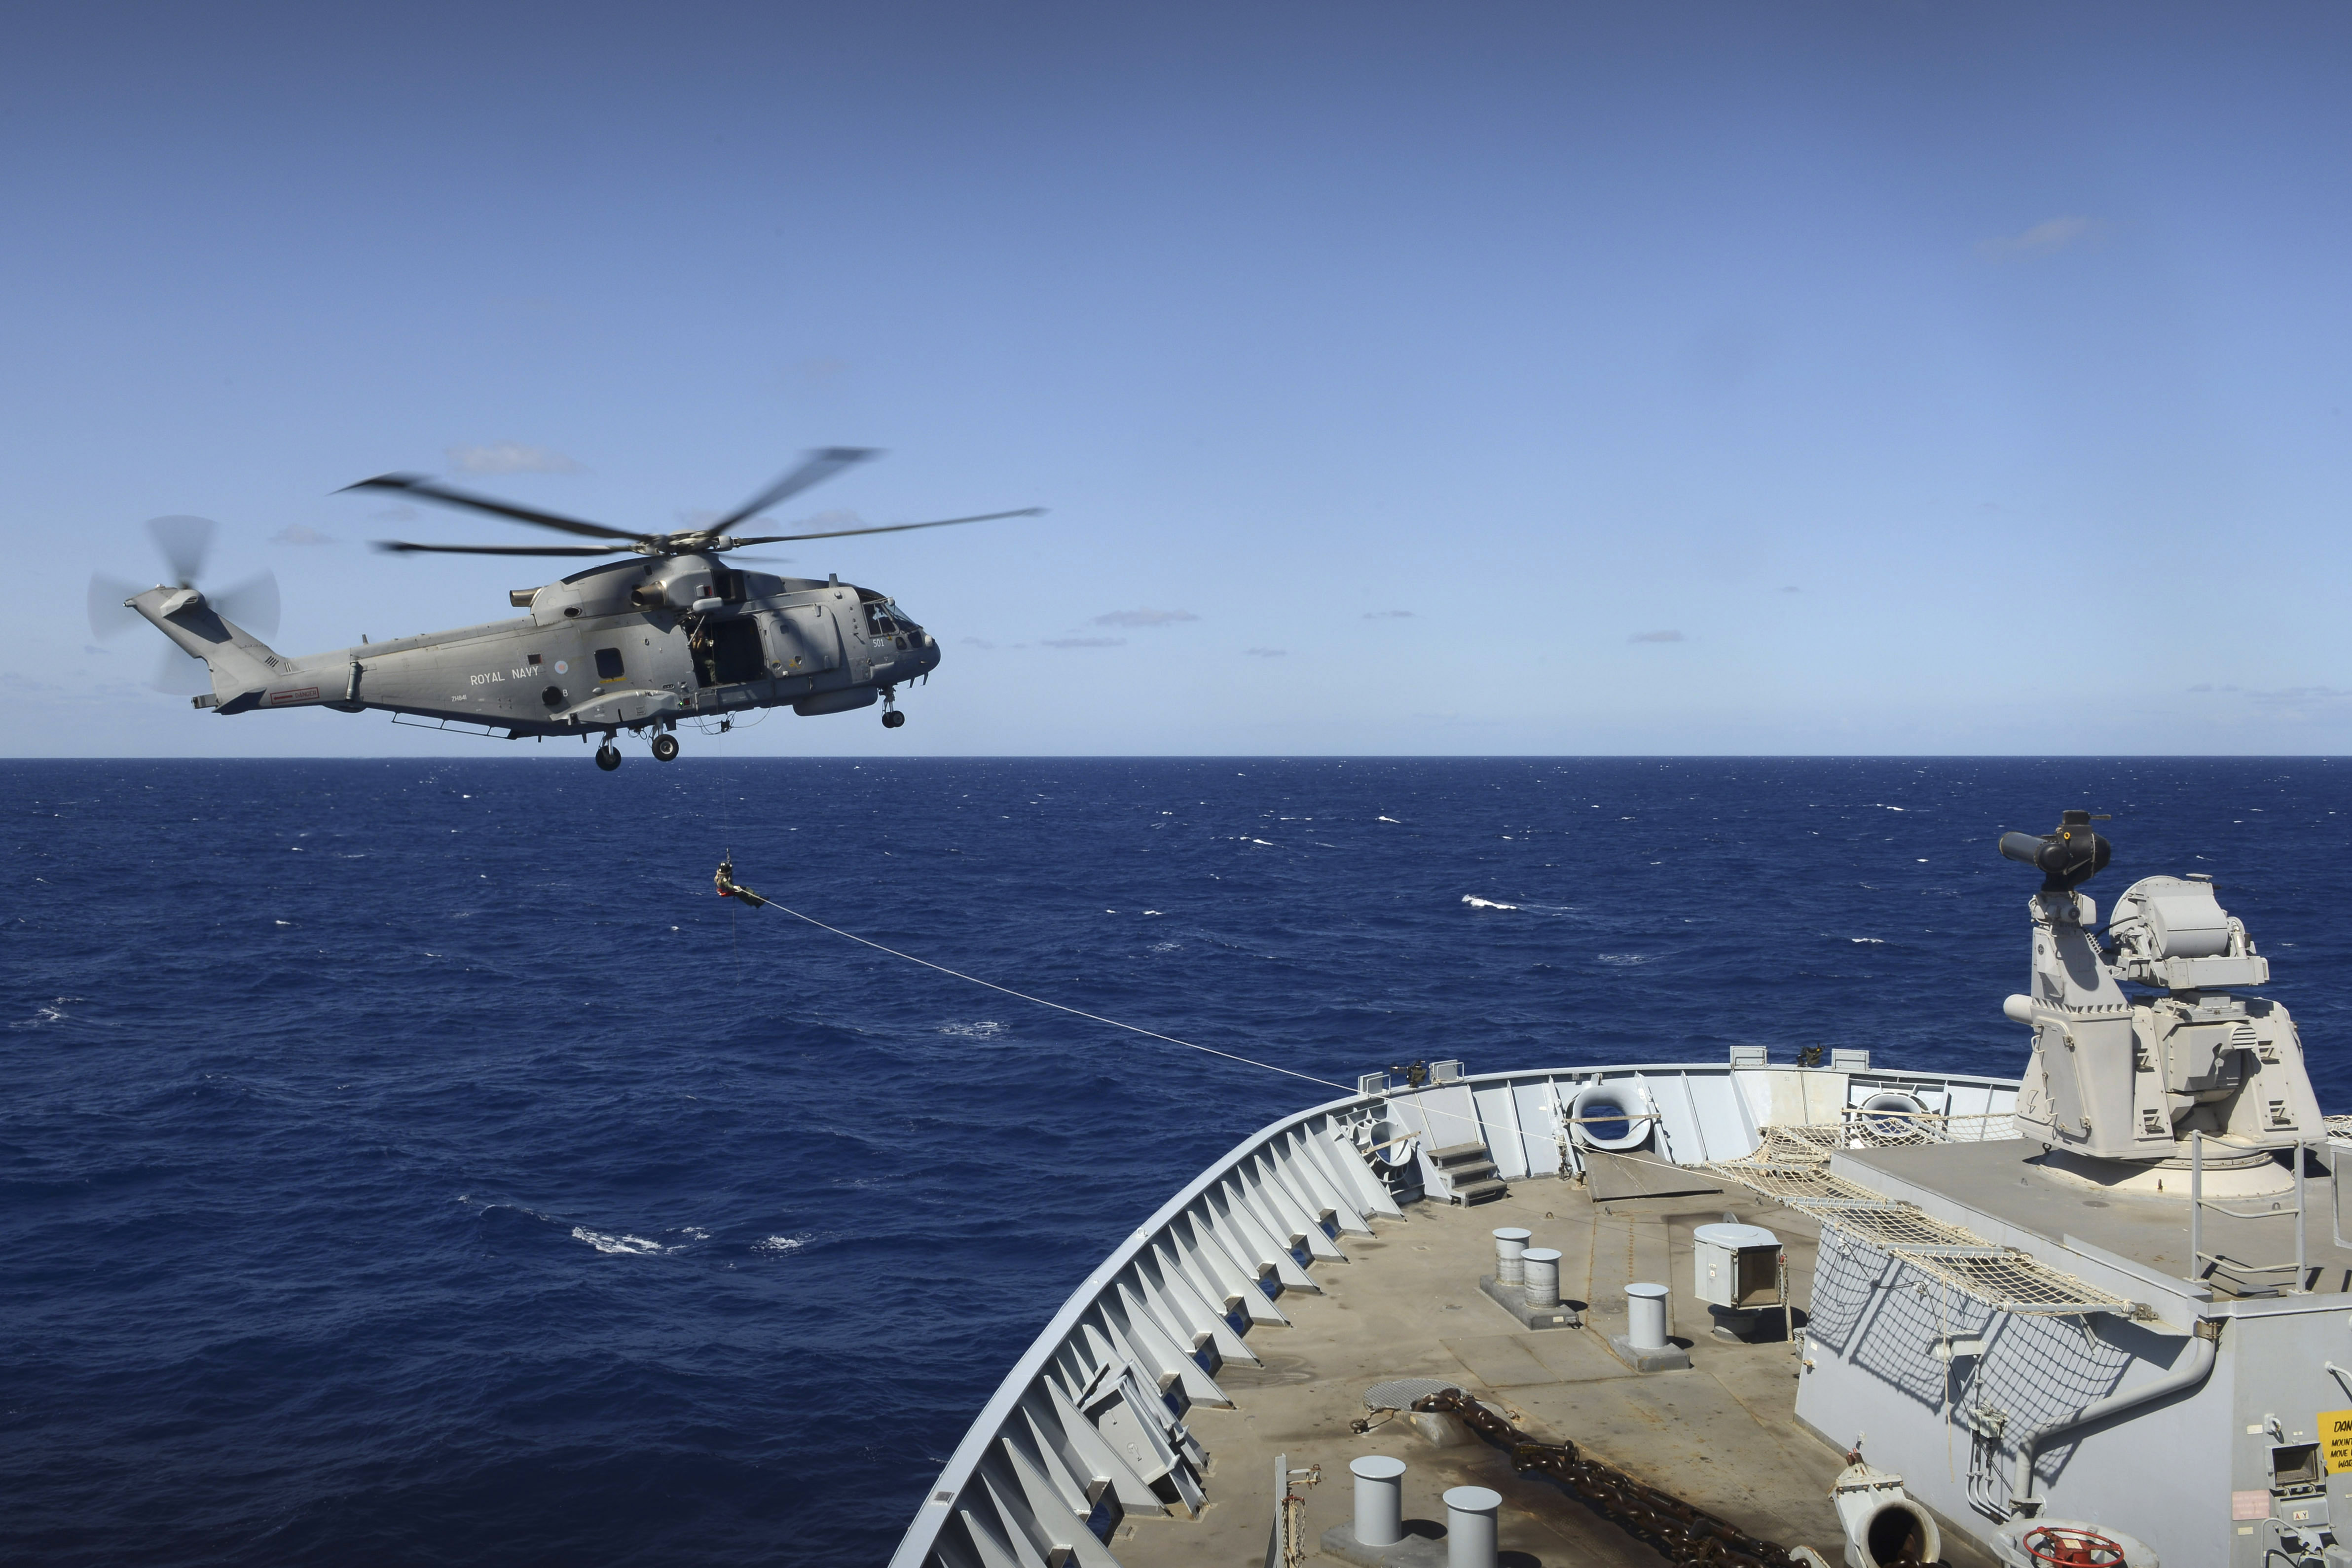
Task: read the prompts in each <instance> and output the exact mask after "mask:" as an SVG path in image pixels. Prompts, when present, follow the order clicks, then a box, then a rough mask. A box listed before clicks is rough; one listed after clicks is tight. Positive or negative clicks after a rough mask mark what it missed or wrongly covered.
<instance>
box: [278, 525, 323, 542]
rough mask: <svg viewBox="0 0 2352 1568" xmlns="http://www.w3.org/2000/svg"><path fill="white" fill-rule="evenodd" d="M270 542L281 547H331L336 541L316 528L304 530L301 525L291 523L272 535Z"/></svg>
mask: <svg viewBox="0 0 2352 1568" xmlns="http://www.w3.org/2000/svg"><path fill="white" fill-rule="evenodd" d="M269 542H270V543H272V544H279V545H331V544H333V543H334V542H335V541H334V540H333V539H332V538H329V537H328V536H327V535H325V534H322V533H320V531H319V530H318V529H316V528H304V527H303V526H302V525H301V524H300V523H289V524H287V525H286V526H285V527H284V528H280V529H278V531H277V532H276V533H274V534H272V535H270V536H269Z"/></svg>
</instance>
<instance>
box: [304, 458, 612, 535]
mask: <svg viewBox="0 0 2352 1568" xmlns="http://www.w3.org/2000/svg"><path fill="white" fill-rule="evenodd" d="M343 490H393V491H396V492H398V493H399V494H401V495H404V496H415V497H417V498H418V499H419V500H425V501H438V502H440V503H441V504H442V505H443V506H445V507H471V508H472V509H473V510H475V511H477V512H488V513H489V514H490V515H491V516H493V517H511V518H513V519H514V520H515V521H516V522H518V523H534V524H537V525H538V526H539V527H541V528H561V529H562V531H563V532H565V533H567V534H584V535H585V536H587V537H588V538H595V539H637V538H645V537H646V536H645V535H643V534H633V533H631V532H630V531H629V530H628V529H626V528H606V527H605V526H604V524H602V523H583V522H582V521H581V520H580V519H579V518H577V517H563V516H562V515H561V514H559V513H555V512H542V511H539V510H536V509H535V508H533V507H518V506H516V505H514V504H513V503H512V502H510V501H498V500H493V499H491V498H490V497H488V496H477V495H474V494H472V493H471V492H469V491H466V490H453V489H451V488H450V487H449V486H446V485H444V484H442V483H441V482H440V481H438V480H436V479H432V478H428V477H427V476H425V475H423V474H379V475H377V476H375V477H374V478H373V479H362V480H361V481H360V482H359V483H358V484H356V485H346V486H343ZM336 494H338V495H341V494H342V491H341V490H339V491H337V492H336Z"/></svg>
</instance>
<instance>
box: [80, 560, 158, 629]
mask: <svg viewBox="0 0 2352 1568" xmlns="http://www.w3.org/2000/svg"><path fill="white" fill-rule="evenodd" d="M138 591H139V585H138V584H137V583H135V582H125V581H123V580H122V579H121V578H119V577H108V576H107V575H106V574H105V573H103V572H95V571H94V572H92V573H90V575H89V632H90V635H91V636H93V637H119V636H121V634H122V633H123V632H128V631H130V630H131V628H132V627H133V626H136V625H138V624H140V622H142V621H144V620H145V619H146V617H144V616H142V615H141V614H140V613H139V612H137V611H136V610H133V609H131V606H129V605H128V604H125V603H124V602H122V601H124V600H126V599H128V598H130V597H131V595H132V594H134V593H137V592H138Z"/></svg>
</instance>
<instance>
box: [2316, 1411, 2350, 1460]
mask: <svg viewBox="0 0 2352 1568" xmlns="http://www.w3.org/2000/svg"><path fill="white" fill-rule="evenodd" d="M2317 1419H2318V1422H2319V1441H2320V1444H2321V1445H2322V1447H2323V1448H2325V1450H2326V1454H2327V1473H2328V1474H2329V1475H2331V1476H2333V1475H2339V1474H2341V1473H2343V1472H2344V1471H2346V1470H2352V1410H2322V1411H2321V1412H2320V1413H2319V1415H2318V1416H2317Z"/></svg>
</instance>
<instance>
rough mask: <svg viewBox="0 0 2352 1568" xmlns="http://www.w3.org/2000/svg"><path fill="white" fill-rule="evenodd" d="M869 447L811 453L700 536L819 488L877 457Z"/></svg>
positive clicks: (716, 531)
mask: <svg viewBox="0 0 2352 1568" xmlns="http://www.w3.org/2000/svg"><path fill="white" fill-rule="evenodd" d="M880 455H881V454H880V453H879V452H877V451H875V450H874V448H872V447H870V446H827V447H824V448H821V449H820V450H818V451H815V452H812V453H810V454H809V455H808V456H807V458H806V459H805V460H804V461H803V463H802V464H801V465H800V466H799V467H797V468H795V469H793V471H792V472H791V473H789V474H787V475H785V476H783V477H782V478H781V479H779V480H777V481H776V482H775V483H774V484H772V485H771V486H768V487H767V488H766V489H764V490H762V491H761V492H760V493H759V494H758V495H756V496H754V497H751V499H750V500H748V501H746V502H744V503H743V504H742V505H741V506H740V507H736V508H735V509H734V510H733V511H731V512H730V513H728V514H727V515H726V516H725V517H721V518H719V520H718V521H717V522H715V523H713V524H711V525H710V526H709V528H705V529H703V530H702V534H703V537H704V538H710V537H712V536H713V535H717V534H723V533H725V532H726V531H727V530H728V529H730V528H733V527H734V526H735V525H736V524H738V523H740V522H741V521H742V520H743V519H744V518H746V517H757V516H758V515H759V514H760V513H761V512H764V511H766V510H767V509H768V508H769V507H772V506H774V505H775V504H776V503H777V502H779V501H782V500H788V499H790V498H791V497H794V496H797V495H799V494H800V493H801V492H802V491H803V490H805V489H807V488H809V487H810V486H813V485H822V484H824V482H825V481H826V480H827V479H830V478H832V477H833V476H835V474H838V473H840V472H841V471H842V470H843V469H844V468H847V467H850V466H851V465H855V464H858V463H863V462H866V460H867V459H868V458H873V457H879V456H880Z"/></svg>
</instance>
